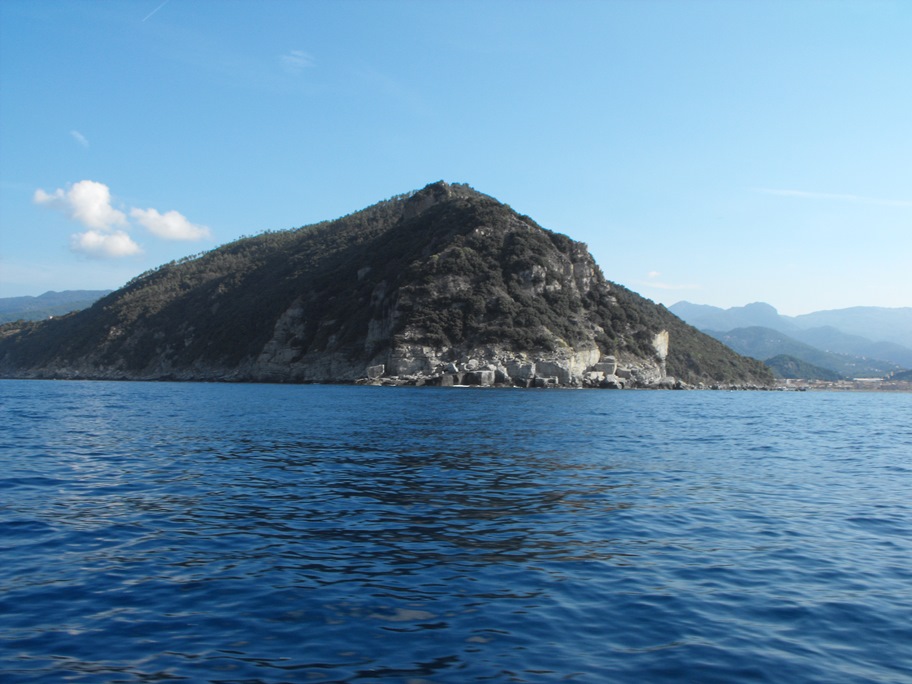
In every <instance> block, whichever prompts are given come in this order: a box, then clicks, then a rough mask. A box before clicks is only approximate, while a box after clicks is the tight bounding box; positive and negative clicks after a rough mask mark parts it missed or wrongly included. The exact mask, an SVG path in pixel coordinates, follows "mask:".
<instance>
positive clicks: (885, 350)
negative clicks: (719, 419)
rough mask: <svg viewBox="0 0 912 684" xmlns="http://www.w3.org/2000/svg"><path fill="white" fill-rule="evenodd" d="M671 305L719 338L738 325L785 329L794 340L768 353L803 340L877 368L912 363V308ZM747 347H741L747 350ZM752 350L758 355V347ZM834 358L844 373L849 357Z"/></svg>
mask: <svg viewBox="0 0 912 684" xmlns="http://www.w3.org/2000/svg"><path fill="white" fill-rule="evenodd" d="M670 311H672V312H673V313H674V314H676V315H678V316H680V317H681V318H683V319H684V320H685V321H687V322H688V323H690V324H691V325H693V326H694V327H696V328H698V329H700V330H702V331H703V332H709V331H712V334H713V336H714V337H716V338H720V334H721V333H729V334H734V333H735V331H743V330H745V329H753V328H764V329H766V330H774V331H777V332H778V333H781V334H783V335H785V336H786V337H787V338H788V342H785V343H783V345H780V346H778V347H777V346H768V347H767V348H766V349H765V352H764V353H768V354H769V355H770V356H775V355H777V354H792V352H791V351H789V345H792V344H794V343H795V342H800V343H803V344H805V345H808V346H810V347H813V348H815V350H816V352H820V353H829V354H835V355H838V356H840V357H844V356H850V357H855V359H854V361H852V363H854V364H855V365H856V366H857V365H864V364H865V363H866V362H869V361H876V362H880V363H869V364H868V365H869V366H870V367H871V369H873V368H875V367H882V368H884V369H886V372H888V371H889V369H892V368H895V367H897V366H899V367H903V368H912V347H910V346H909V345H910V344H912V308H897V309H889V308H878V307H854V308H851V309H837V310H833V311H818V312H814V313H810V314H805V315H802V316H794V317H792V316H783V315H781V314H779V313H778V312H777V311H776V309H775V308H773V307H772V306H770V305H769V304H766V303H763V302H756V303H753V304H748V305H746V306H741V307H732V308H730V309H721V308H719V307H715V306H708V305H703V304H692V303H690V302H678V303H677V304H674V305H673V306H671V307H670ZM745 334H746V333H739V334H738V335H737V336H738V337H739V338H740V339H741V340H742V342H745V340H746V338H745ZM767 336H768V335H767ZM744 348H745V347H742V348H741V349H740V350H739V351H741V353H744V351H743V349H744ZM736 349H737V347H736ZM755 351H756V350H755ZM802 354H804V356H802V355H801V354H794V355H795V356H797V357H798V358H802V359H803V360H805V361H807V362H809V363H816V362H815V361H812V360H811V359H810V358H807V350H804V351H803V352H802ZM750 356H753V357H754V358H757V354H756V353H751V354H750ZM764 358H768V357H764ZM818 361H819V359H818ZM831 361H835V365H825V366H824V367H825V368H830V369H831V370H835V371H837V372H839V373H843V372H844V371H845V370H847V367H845V359H842V360H840V359H836V358H835V357H833V358H831ZM872 372H873V370H872Z"/></svg>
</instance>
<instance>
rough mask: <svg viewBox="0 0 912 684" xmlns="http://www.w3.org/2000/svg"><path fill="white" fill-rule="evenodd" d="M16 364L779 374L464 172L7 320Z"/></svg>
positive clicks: (450, 380)
mask: <svg viewBox="0 0 912 684" xmlns="http://www.w3.org/2000/svg"><path fill="white" fill-rule="evenodd" d="M0 336H2V337H0V374H2V375H3V376H5V377H33V378H96V379H176V380H224V381H251V382H371V383H383V384H440V385H449V384H480V385H491V384H504V385H520V386H547V385H562V386H605V387H623V386H682V385H698V384H707V385H726V386H731V385H740V386H744V385H767V384H769V383H770V382H771V380H772V377H771V375H770V373H769V371H768V370H767V369H766V368H765V367H763V366H762V364H760V363H759V362H756V361H753V360H751V359H746V358H744V357H741V356H739V355H737V354H735V353H734V352H732V351H731V350H729V349H728V348H727V347H725V346H724V345H722V344H721V343H720V342H718V341H716V340H714V339H712V338H710V337H708V336H706V335H704V334H702V333H700V332H698V331H697V330H696V329H694V328H692V327H690V326H689V325H687V324H685V323H684V322H683V321H681V320H680V319H678V318H677V317H676V316H674V315H673V314H671V313H670V312H669V311H667V310H666V309H665V308H664V307H661V306H657V305H655V304H653V303H652V302H651V301H649V300H646V299H644V298H642V297H640V296H639V295H637V294H635V293H633V292H631V291H630V290H627V289H626V288H624V287H622V286H620V285H615V284H613V283H610V282H608V281H607V280H606V279H605V277H604V276H603V275H602V272H601V270H600V269H599V268H598V267H597V266H596V264H595V262H594V261H593V259H592V257H591V256H590V254H589V252H588V250H587V248H586V246H585V245H584V244H582V243H579V242H575V241H573V240H571V239H570V238H568V237H567V236H565V235H562V234H559V233H555V232H551V231H548V230H545V229H543V228H541V227H540V226H538V225H537V224H536V223H535V222H534V221H533V220H532V219H531V218H529V217H528V216H523V215H520V214H518V213H516V212H515V211H513V210H512V209H511V208H510V207H509V206H507V205H505V204H502V203H500V202H498V201H496V200H495V199H493V198H491V197H489V196H487V195H484V194H482V193H479V192H477V191H475V190H473V189H472V188H470V187H469V186H466V185H461V184H453V185H450V184H447V183H444V182H438V183H433V184H431V185H428V186H427V187H425V188H424V189H422V190H420V191H417V192H413V193H409V194H406V195H400V196H397V197H394V198H392V199H390V200H386V201H384V202H380V203H378V204H375V205H374V206H371V207H369V208H367V209H364V210H362V211H359V212H356V213H353V214H350V215H348V216H345V217H343V218H340V219H337V220H334V221H327V222H323V223H319V224H316V225H313V226H307V227H304V228H300V229H297V230H290V231H279V232H267V233H264V234H261V235H257V236H254V237H247V238H242V239H240V240H237V241H236V242H232V243H230V244H227V245H224V246H222V247H219V248H217V249H214V250H212V251H210V252H207V253H204V254H202V255H200V256H197V257H194V258H188V259H184V260H180V261H177V262H172V263H169V264H166V265H164V266H161V267H159V268H157V269H155V270H153V271H150V272H147V273H145V274H143V275H141V276H139V277H137V278H135V279H134V280H133V281H131V282H130V283H128V284H127V285H126V286H124V287H123V288H121V289H119V290H116V291H115V292H113V293H111V294H109V295H107V296H105V297H103V298H102V299H100V300H99V301H98V302H96V303H95V304H94V305H93V306H92V307H91V308H89V309H86V310H84V311H80V312H77V313H74V314H70V315H68V316H64V317H61V318H57V319H54V320H50V321H42V322H39V323H25V322H20V323H15V324H7V325H6V326H3V327H2V328H0Z"/></svg>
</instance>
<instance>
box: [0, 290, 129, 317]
mask: <svg viewBox="0 0 912 684" xmlns="http://www.w3.org/2000/svg"><path fill="white" fill-rule="evenodd" d="M109 292H111V290H64V291H63V292H54V291H51V292H45V293H44V294H43V295H38V296H37V297H0V323H9V322H10V321H40V320H43V319H45V318H50V317H51V316H63V315H64V314H68V313H70V312H71V311H80V310H81V309H86V308H88V307H90V306H92V304H94V303H95V302H96V301H98V300H99V299H101V298H102V297H104V296H105V295H106V294H108V293H109Z"/></svg>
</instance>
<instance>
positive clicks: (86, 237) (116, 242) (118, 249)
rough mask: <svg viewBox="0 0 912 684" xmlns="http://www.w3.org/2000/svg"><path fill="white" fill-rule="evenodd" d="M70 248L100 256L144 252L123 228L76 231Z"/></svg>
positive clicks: (107, 256)
mask: <svg viewBox="0 0 912 684" xmlns="http://www.w3.org/2000/svg"><path fill="white" fill-rule="evenodd" d="M70 249H72V250H73V251H74V252H81V253H83V254H87V255H88V256H93V257H99V258H119V257H125V256H131V255H133V254H139V253H140V252H142V248H141V247H140V246H139V245H137V244H136V243H135V242H133V238H131V237H130V236H129V235H127V234H126V233H125V232H124V231H122V230H115V231H113V232H103V231H100V230H87V231H86V232H84V233H75V234H74V235H72V236H71V237H70Z"/></svg>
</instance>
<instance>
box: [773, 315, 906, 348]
mask: <svg viewBox="0 0 912 684" xmlns="http://www.w3.org/2000/svg"><path fill="white" fill-rule="evenodd" d="M791 320H792V321H794V322H795V324H797V325H798V326H800V327H802V328H805V329H808V328H818V327H821V326H832V327H833V328H836V329H838V330H841V331H842V332H844V333H848V334H849V335H858V336H860V337H865V338H867V339H869V340H875V341H878V342H880V341H884V342H893V343H894V344H898V345H901V346H903V347H906V348H908V347H912V307H908V306H906V307H901V308H896V309H887V308H882V307H876V306H856V307H852V308H849V309H835V310H832V311H815V312H814V313H809V314H804V315H801V316H795V317H794V318H792V319H791Z"/></svg>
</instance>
